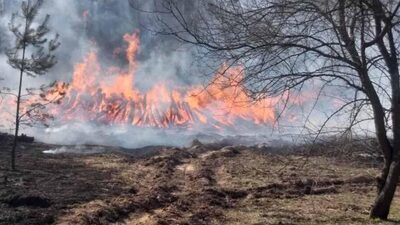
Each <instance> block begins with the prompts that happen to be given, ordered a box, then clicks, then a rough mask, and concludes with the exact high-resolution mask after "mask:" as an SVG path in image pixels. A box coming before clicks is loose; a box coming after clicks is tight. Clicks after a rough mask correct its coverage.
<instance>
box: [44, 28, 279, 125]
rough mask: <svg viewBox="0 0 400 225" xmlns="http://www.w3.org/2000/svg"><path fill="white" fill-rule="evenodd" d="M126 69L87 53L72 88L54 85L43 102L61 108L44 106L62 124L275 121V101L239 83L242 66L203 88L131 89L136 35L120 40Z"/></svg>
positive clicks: (224, 71) (158, 85) (158, 86)
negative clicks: (251, 93) (255, 96)
mask: <svg viewBox="0 0 400 225" xmlns="http://www.w3.org/2000/svg"><path fill="white" fill-rule="evenodd" d="M123 39H124V41H125V42H126V43H127V48H126V50H125V56H126V60H127V62H128V68H127V69H122V68H118V67H111V68H103V67H102V66H101V65H100V63H99V60H98V57H97V53H96V52H95V51H91V52H89V53H88V54H87V56H86V58H85V59H84V60H83V61H82V62H81V63H79V64H77V65H76V66H75V69H74V72H73V77H72V81H71V82H70V84H68V85H67V84H64V83H56V84H55V85H54V87H53V89H52V90H51V91H50V92H49V93H47V94H45V95H44V96H42V97H44V98H46V99H51V96H53V95H56V94H59V95H60V96H61V98H60V99H59V100H58V103H59V104H55V105H52V106H50V107H48V108H49V109H48V110H49V111H50V112H51V113H52V114H53V115H54V117H55V118H57V119H60V120H61V121H63V122H69V121H91V122H96V123H103V124H130V125H132V126H139V127H158V128H167V127H187V128H191V127H193V126H195V125H197V124H200V125H201V124H207V125H210V126H212V127H215V128H220V127H225V126H233V125H235V124H236V123H238V122H239V121H247V122H251V123H253V124H260V125H262V124H269V123H271V122H272V121H274V120H275V112H274V108H273V106H274V104H275V103H276V100H275V99H262V100H258V101H253V100H252V99H251V98H249V97H248V95H247V94H246V91H245V89H244V87H243V86H242V85H241V84H240V82H239V80H240V79H241V78H242V77H243V71H242V68H241V67H229V68H228V67H227V66H224V67H222V68H221V69H220V70H219V72H217V74H216V75H215V77H214V79H213V80H212V82H211V83H210V85H209V86H208V87H206V88H204V87H202V86H194V87H188V88H170V87H169V85H167V82H163V81H159V82H158V83H154V86H153V87H152V88H151V89H150V90H148V91H145V92H144V91H140V90H139V89H138V88H136V87H135V73H136V71H137V68H138V67H139V66H140V65H139V64H138V63H137V60H136V55H137V54H138V51H139V47H140V41H139V36H138V34H137V33H136V32H135V33H133V34H126V35H124V37H123Z"/></svg>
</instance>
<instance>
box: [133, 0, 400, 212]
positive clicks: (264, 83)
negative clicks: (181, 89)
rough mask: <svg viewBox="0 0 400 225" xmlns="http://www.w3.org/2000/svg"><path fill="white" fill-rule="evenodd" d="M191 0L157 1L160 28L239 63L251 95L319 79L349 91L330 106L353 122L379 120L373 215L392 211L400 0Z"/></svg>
mask: <svg viewBox="0 0 400 225" xmlns="http://www.w3.org/2000/svg"><path fill="white" fill-rule="evenodd" d="M135 2H136V1H135V0H131V4H132V6H134V7H136V8H137V7H138V6H137V4H135ZM191 2H192V3H193V6H194V9H192V11H191V13H189V14H188V13H185V11H186V10H187V9H186V8H185V7H187V4H182V1H179V0H161V1H158V2H157V1H156V3H154V5H155V6H154V9H153V10H150V11H152V12H150V13H151V14H152V15H153V16H154V17H153V18H154V19H155V20H156V21H155V22H156V24H158V27H157V31H158V32H160V33H162V34H167V35H173V36H174V37H176V38H177V39H179V40H181V41H183V42H184V43H190V44H193V45H196V46H198V47H200V48H199V49H200V50H199V51H200V52H202V53H204V54H205V55H206V56H209V57H213V59H217V60H214V61H217V62H221V61H225V62H228V63H229V65H237V64H239V65H242V66H243V67H244V72H245V76H244V77H243V78H242V79H241V81H240V83H241V84H242V85H243V86H244V87H246V88H247V91H248V93H249V95H250V96H252V97H253V98H255V99H259V98H265V97H268V96H275V95H279V94H282V93H284V92H287V91H293V90H297V91H299V90H301V89H302V87H303V86H304V85H305V84H306V83H307V82H311V81H314V80H318V82H320V83H321V88H324V87H326V86H328V85H334V86H336V87H340V88H341V89H336V90H342V91H346V92H349V93H351V96H353V97H352V99H351V100H349V101H348V102H346V103H345V104H344V105H343V106H342V107H340V108H339V109H338V110H337V111H336V112H334V113H333V114H337V113H339V112H343V111H346V112H348V113H349V115H350V117H351V123H350V126H354V125H355V124H357V123H361V122H363V121H365V120H368V119H372V121H373V122H374V125H375V133H376V138H377V140H378V142H379V145H380V150H381V151H382V154H383V156H384V166H383V169H382V172H381V176H380V178H379V179H378V195H377V198H376V201H375V203H374V205H373V207H372V209H371V213H370V216H371V217H373V218H381V219H387V217H388V214H389V210H390V205H391V202H392V199H393V196H394V193H395V190H396V186H397V183H398V181H399V175H400V155H399V154H400V152H399V151H400V82H399V79H400V77H399V60H398V54H399V43H400V42H399V37H400V36H399V32H400V24H399V23H400V17H399V16H400V13H399V8H400V2H399V1H394V0H208V1H201V0H197V1H191ZM139 10H141V9H139ZM146 10H148V9H144V10H142V11H146ZM171 21H173V22H172V23H171ZM368 110H369V111H371V112H372V113H371V115H372V116H371V118H368V117H366V116H365V115H368V113H367V112H368ZM391 140H392V141H391Z"/></svg>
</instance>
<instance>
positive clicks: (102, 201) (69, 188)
mask: <svg viewBox="0 0 400 225" xmlns="http://www.w3.org/2000/svg"><path fill="white" fill-rule="evenodd" d="M53 147H55V146H50V145H45V144H38V143H24V144H21V145H20V147H19V149H18V153H19V155H18V160H17V162H18V170H17V171H15V172H11V171H8V170H7V167H8V159H9V151H8V146H6V145H3V146H0V224H41V225H44V224H88V225H89V224H137V225H139V224H143V225H147V224H149V225H151V224H194V225H196V224H198V225H200V224H238V225H239V224H254V225H255V224H392V223H393V224H394V223H395V222H396V221H395V220H396V219H397V220H399V219H400V202H399V201H398V199H399V194H397V195H396V199H395V201H394V203H393V207H392V211H391V218H393V222H382V221H372V220H369V218H368V213H369V209H370V205H371V203H372V202H373V199H374V197H375V177H376V176H377V174H378V171H379V168H378V166H379V159H377V158H376V157H375V158H374V157H372V156H371V157H369V158H368V157H366V158H367V159H363V160H360V158H361V157H364V156H370V155H371V154H364V153H360V152H359V153H357V154H356V155H355V154H352V155H348V154H347V155H346V154H342V153H340V152H338V150H337V149H334V148H332V146H323V147H321V146H318V148H319V149H324V151H323V152H322V151H318V152H316V151H303V150H304V149H302V151H296V152H290V151H280V150H279V149H269V148H266V149H263V148H259V147H257V148H249V147H242V146H231V147H223V146H218V145H208V146H207V145H202V144H201V143H200V142H195V143H194V146H192V147H190V148H167V147H166V148H158V149H157V150H154V149H152V150H150V152H151V154H145V153H143V152H138V151H137V150H136V154H130V153H127V152H126V151H120V150H116V149H111V150H110V151H106V152H103V153H96V154H83V155H82V154H56V155H51V154H43V153H42V152H43V151H44V150H48V149H49V148H53ZM303 147H304V146H303ZM304 148H305V147H304ZM352 149H353V150H354V147H352ZM142 151H149V149H143V150H142ZM283 152H285V153H283ZM335 152H336V153H338V154H333V153H335ZM354 152H356V151H354ZM339 153H340V154H339Z"/></svg>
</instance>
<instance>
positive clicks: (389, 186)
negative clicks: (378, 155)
mask: <svg viewBox="0 0 400 225" xmlns="http://www.w3.org/2000/svg"><path fill="white" fill-rule="evenodd" d="M399 175H400V159H396V160H394V161H392V163H391V164H390V168H389V173H388V175H387V178H386V182H385V184H384V186H383V188H382V189H381V191H380V192H379V193H378V196H377V197H376V200H375V203H374V205H373V206H372V209H371V213H370V217H371V218H379V219H383V220H386V219H387V218H388V215H389V211H390V205H391V203H392V200H393V197H394V193H395V192H396V187H397V182H398V181H399Z"/></svg>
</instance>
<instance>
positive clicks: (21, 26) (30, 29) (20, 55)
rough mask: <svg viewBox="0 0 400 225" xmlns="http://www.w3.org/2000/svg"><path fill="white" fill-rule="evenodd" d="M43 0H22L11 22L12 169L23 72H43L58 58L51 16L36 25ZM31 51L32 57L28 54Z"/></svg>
mask: <svg viewBox="0 0 400 225" xmlns="http://www.w3.org/2000/svg"><path fill="white" fill-rule="evenodd" d="M42 5H43V0H35V1H31V0H28V1H23V2H22V4H21V12H20V13H18V12H16V13H14V14H13V15H12V17H11V21H10V24H9V28H10V31H11V32H12V33H13V34H14V36H15V46H14V47H13V48H11V49H9V50H8V51H7V56H8V64H9V65H10V66H11V67H13V68H14V69H16V70H18V71H19V86H18V94H17V104H16V114H15V135H14V142H13V145H12V150H11V169H12V170H15V152H16V148H17V144H18V131H19V127H20V121H21V116H20V106H21V90H22V81H23V77H24V74H25V75H28V76H33V77H35V76H38V75H44V74H46V73H47V72H48V70H49V69H50V68H52V67H53V66H54V65H55V64H56V63H57V60H56V59H55V56H54V55H53V52H54V51H55V50H56V49H57V47H58V46H59V45H60V43H59V42H58V34H57V35H56V36H55V38H54V39H51V40H48V39H47V38H46V36H47V35H48V33H49V32H50V30H49V28H48V22H49V19H50V16H49V15H46V16H45V18H44V20H43V21H42V23H40V24H39V25H35V23H36V22H35V19H36V17H37V16H38V14H39V9H40V7H41V6H42ZM28 54H30V57H28V56H27V55H28Z"/></svg>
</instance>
